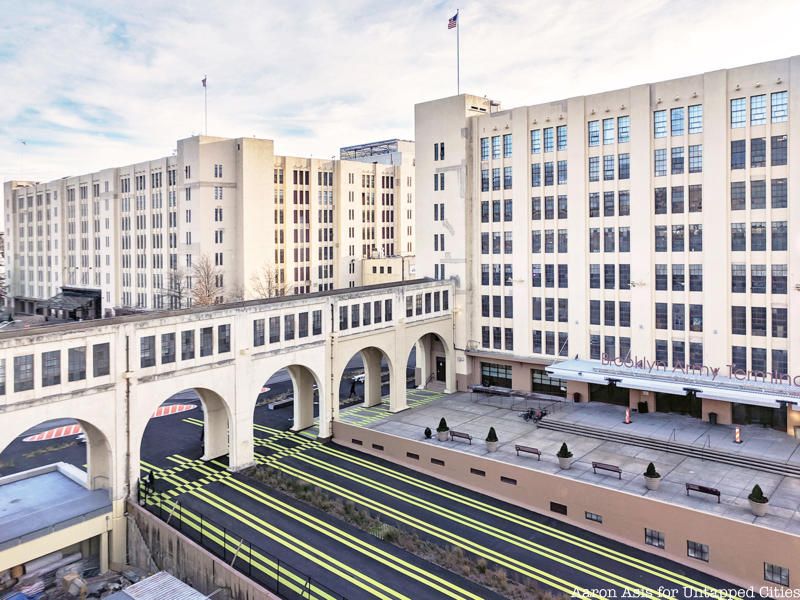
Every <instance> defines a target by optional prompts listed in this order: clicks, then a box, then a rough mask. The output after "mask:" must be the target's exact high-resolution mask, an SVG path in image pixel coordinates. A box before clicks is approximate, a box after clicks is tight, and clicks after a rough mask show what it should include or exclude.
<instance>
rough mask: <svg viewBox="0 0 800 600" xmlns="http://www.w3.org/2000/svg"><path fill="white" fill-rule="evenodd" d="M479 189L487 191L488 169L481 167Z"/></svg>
mask: <svg viewBox="0 0 800 600" xmlns="http://www.w3.org/2000/svg"><path fill="white" fill-rule="evenodd" d="M481 191H482V192H488V191H489V169H481Z"/></svg>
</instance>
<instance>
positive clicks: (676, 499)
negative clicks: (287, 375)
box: [340, 390, 800, 535]
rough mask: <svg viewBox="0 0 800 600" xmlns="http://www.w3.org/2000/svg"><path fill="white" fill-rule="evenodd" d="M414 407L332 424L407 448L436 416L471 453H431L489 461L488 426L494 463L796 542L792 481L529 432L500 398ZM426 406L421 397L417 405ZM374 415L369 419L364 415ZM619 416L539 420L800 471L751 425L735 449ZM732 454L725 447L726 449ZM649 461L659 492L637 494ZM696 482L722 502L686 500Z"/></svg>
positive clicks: (681, 429) (692, 432) (665, 419)
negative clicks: (399, 441) (533, 452)
mask: <svg viewBox="0 0 800 600" xmlns="http://www.w3.org/2000/svg"><path fill="white" fill-rule="evenodd" d="M409 393H410V394H413V395H414V396H415V397H416V398H417V401H416V402H415V406H414V407H411V408H409V409H408V410H406V411H403V412H400V413H396V414H391V413H389V412H388V411H387V410H386V407H385V406H377V407H374V408H372V409H368V408H363V407H355V408H356V409H357V410H352V409H345V410H342V411H341V413H340V420H341V421H343V422H346V423H352V424H356V425H360V426H363V427H367V428H369V429H375V430H378V431H383V432H386V433H391V434H394V435H399V436H403V437H407V438H410V439H416V440H422V439H424V436H423V431H424V429H425V427H430V428H431V429H432V430H435V429H436V426H437V424H438V423H439V419H440V418H441V417H445V419H446V420H447V424H448V425H449V426H450V428H451V429H455V430H457V431H463V432H465V433H469V434H471V435H472V436H473V440H472V442H473V443H472V445H469V444H468V443H467V442H465V441H455V442H451V441H447V442H439V441H437V440H436V436H435V434H434V436H433V439H432V440H429V441H428V443H430V444H442V445H445V446H446V447H448V448H451V449H457V450H459V451H462V452H467V453H473V454H478V455H486V454H488V452H487V450H486V444H485V443H484V442H483V440H484V439H485V437H486V435H487V433H488V431H489V427H494V428H495V430H496V432H497V436H498V438H499V441H500V443H499V444H498V451H497V452H496V453H494V454H493V455H492V458H493V459H495V460H502V461H506V462H509V463H511V464H517V465H521V466H525V467H528V468H531V469H538V470H542V471H546V472H550V473H556V472H558V473H560V474H561V475H565V476H568V477H572V478H575V479H580V480H583V481H586V482H588V483H592V484H595V485H599V486H605V487H609V488H614V489H623V490H625V491H626V492H630V493H634V494H639V495H642V496H652V497H654V498H657V499H659V500H662V501H666V502H671V503H674V504H678V505H681V506H688V507H691V508H694V509H697V510H703V511H706V512H709V513H713V514H720V515H724V516H726V517H729V518H733V519H737V520H740V521H746V522H752V523H755V524H757V525H760V526H763V527H769V528H772V529H777V530H780V531H785V532H788V533H793V534H796V535H800V513H799V512H798V506H799V505H800V479H798V478H794V477H784V476H782V475H777V474H771V473H765V472H763V471H757V470H754V469H748V468H744V467H735V466H730V465H725V464H721V463H718V462H713V461H709V460H700V459H696V458H690V457H686V456H681V455H676V454H671V453H668V452H661V451H656V450H650V449H646V448H641V447H637V446H632V445H628V444H623V443H618V442H608V441H603V440H598V439H594V438H589V437H584V436H578V435H573V434H565V433H562V432H557V431H548V430H545V429H540V428H537V426H536V425H535V424H534V423H531V422H526V421H524V420H523V419H522V418H521V417H520V416H519V411H518V410H512V409H510V408H508V407H504V406H503V404H502V401H500V399H492V398H487V397H486V396H483V395H479V394H472V393H469V392H459V393H455V394H450V395H441V394H438V393H437V394H433V393H431V394H430V399H429V400H428V401H421V400H422V398H421V397H422V396H424V395H426V394H427V393H426V392H421V391H417V390H409ZM426 400H427V398H426ZM368 411H374V415H373V417H372V418H368V417H367V415H366V413H367V412H368ZM624 412H625V409H624V408H622V407H619V406H613V405H607V404H573V403H566V404H560V408H559V409H558V410H557V411H556V412H555V413H553V415H552V416H550V417H548V418H555V419H559V420H563V421H566V422H574V423H580V424H582V425H591V426H592V427H603V428H608V429H609V430H611V431H613V430H614V429H615V428H617V427H620V428H624V431H625V432H626V433H632V434H635V435H646V436H650V437H653V438H655V439H661V440H663V441H666V440H667V439H668V438H670V437H672V439H677V441H679V442H681V443H683V444H696V445H697V446H698V447H702V446H703V444H705V445H706V446H708V444H709V442H710V444H711V447H712V448H714V449H716V450H725V451H730V452H740V453H742V454H749V455H755V456H760V457H763V458H769V459H771V460H780V461H783V462H789V461H791V462H792V463H794V462H800V452H798V447H799V446H800V444H799V443H798V440H795V439H793V438H791V437H789V436H787V435H786V434H784V433H781V432H778V431H773V430H770V429H764V428H761V427H757V426H746V427H743V428H742V437H743V439H744V443H743V444H734V443H733V441H732V439H733V437H732V431H733V430H732V428H730V427H726V426H719V425H717V426H711V425H709V424H707V423H703V422H702V421H700V420H698V419H693V418H691V417H684V416H680V415H668V414H661V413H651V414H647V415H636V414H634V416H633V418H634V423H633V424H631V425H623V424H622V421H623V419H624ZM620 431H622V429H620ZM563 442H567V444H568V446H569V449H570V450H571V451H572V453H573V455H574V458H573V461H574V462H573V464H572V468H571V469H569V470H567V471H563V470H561V469H559V466H558V462H557V460H556V452H557V451H558V449H559V447H560V446H561V444H562V443H563ZM515 444H523V445H526V446H534V447H537V448H539V449H540V450H541V451H542V460H541V461H537V460H536V457H534V456H530V455H523V456H519V457H518V456H517V455H516V451H515V449H514V446H515ZM731 447H732V448H731ZM592 461H599V462H606V463H611V464H614V465H618V466H619V467H621V468H622V471H623V474H622V479H621V480H620V479H618V478H617V475H616V474H614V473H607V474H606V473H603V472H598V474H594V473H593V471H592V464H591V463H592ZM649 462H653V463H654V464H655V465H656V469H657V470H658V471H659V472H660V474H661V476H662V481H661V487H660V489H659V490H657V491H648V490H647V489H646V488H645V485H644V477H643V475H642V474H643V473H644V471H645V469H646V468H647V464H648V463H649ZM687 482H691V483H699V484H701V485H707V486H711V487H715V488H717V489H719V490H720V492H721V494H722V502H721V503H720V504H717V502H716V498H714V497H712V496H705V495H702V494H700V495H694V496H687V495H686V491H685V484H686V483H687ZM755 484H759V485H760V486H761V488H762V489H763V491H764V494H765V495H767V496H768V497H769V499H770V503H769V512H768V514H767V516H765V517H760V518H757V517H754V516H753V515H752V514H751V513H750V510H749V503H748V500H747V496H748V494H749V493H750V491H751V489H752V487H753V485H755Z"/></svg>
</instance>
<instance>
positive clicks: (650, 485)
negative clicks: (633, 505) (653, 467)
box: [644, 477, 661, 492]
mask: <svg viewBox="0 0 800 600" xmlns="http://www.w3.org/2000/svg"><path fill="white" fill-rule="evenodd" d="M660 485H661V477H645V478H644V486H645V487H646V488H647V489H648V490H650V491H653V492H655V491H656V490H657V489H658V486H660Z"/></svg>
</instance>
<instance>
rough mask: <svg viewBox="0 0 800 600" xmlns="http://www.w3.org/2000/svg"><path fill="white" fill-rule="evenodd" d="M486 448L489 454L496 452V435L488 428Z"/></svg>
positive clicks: (491, 428) (492, 429) (492, 428)
mask: <svg viewBox="0 0 800 600" xmlns="http://www.w3.org/2000/svg"><path fill="white" fill-rule="evenodd" d="M486 448H487V450H489V452H495V451H496V450H497V433H496V432H495V430H494V427H489V435H487V436H486Z"/></svg>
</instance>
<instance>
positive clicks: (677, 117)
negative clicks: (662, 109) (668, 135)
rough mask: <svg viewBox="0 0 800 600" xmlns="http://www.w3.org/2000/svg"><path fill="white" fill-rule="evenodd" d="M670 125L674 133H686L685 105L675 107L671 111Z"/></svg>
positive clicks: (674, 134)
mask: <svg viewBox="0 0 800 600" xmlns="http://www.w3.org/2000/svg"><path fill="white" fill-rule="evenodd" d="M670 127H671V130H672V135H673V136H676V135H683V134H684V133H685V127H686V126H685V119H684V109H683V107H679V108H673V109H672V110H671V111H670Z"/></svg>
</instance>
